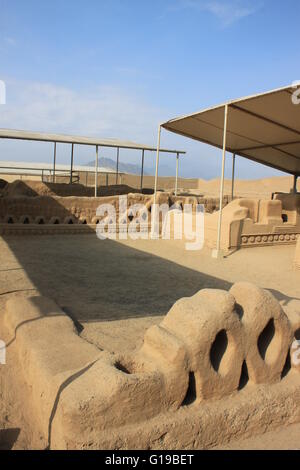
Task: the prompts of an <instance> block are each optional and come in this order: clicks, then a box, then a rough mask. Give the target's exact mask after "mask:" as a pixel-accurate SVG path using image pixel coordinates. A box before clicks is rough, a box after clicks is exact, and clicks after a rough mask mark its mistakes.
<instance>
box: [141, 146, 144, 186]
mask: <svg viewBox="0 0 300 470" xmlns="http://www.w3.org/2000/svg"><path fill="white" fill-rule="evenodd" d="M144 160H145V149H143V151H142V168H141V193H142V192H143V179H144Z"/></svg>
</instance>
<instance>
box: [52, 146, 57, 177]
mask: <svg viewBox="0 0 300 470" xmlns="http://www.w3.org/2000/svg"><path fill="white" fill-rule="evenodd" d="M55 166H56V142H54V154H53V177H52V181H53V183H55Z"/></svg>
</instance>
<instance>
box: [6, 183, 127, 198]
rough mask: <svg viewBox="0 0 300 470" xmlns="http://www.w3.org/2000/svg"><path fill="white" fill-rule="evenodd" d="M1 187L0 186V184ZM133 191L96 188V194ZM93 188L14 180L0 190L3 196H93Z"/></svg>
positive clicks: (118, 188)
mask: <svg viewBox="0 0 300 470" xmlns="http://www.w3.org/2000/svg"><path fill="white" fill-rule="evenodd" d="M0 188H1V186H0ZM132 192H135V190H134V188H131V187H130V186H126V185H118V186H115V185H113V186H105V187H103V186H101V187H99V188H98V196H112V195H119V194H128V193H132ZM94 194H95V190H94V188H92V187H86V186H83V185H81V184H73V185H70V184H66V183H59V184H58V183H42V182H39V181H27V180H24V181H21V180H16V181H14V182H13V183H10V184H9V183H7V184H6V186H5V187H4V189H3V191H2V196H3V197H11V198H16V197H36V196H61V197H68V196H77V197H94Z"/></svg>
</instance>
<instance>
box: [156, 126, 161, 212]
mask: <svg viewBox="0 0 300 470" xmlns="http://www.w3.org/2000/svg"><path fill="white" fill-rule="evenodd" d="M160 137H161V125H159V126H158V137H157V150H156V166H155V182H154V204H156V193H157V183H158V165H159V151H160Z"/></svg>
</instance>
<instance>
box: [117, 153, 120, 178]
mask: <svg viewBox="0 0 300 470" xmlns="http://www.w3.org/2000/svg"><path fill="white" fill-rule="evenodd" d="M119 158H120V149H119V147H118V149H117V173H116V184H118V179H119Z"/></svg>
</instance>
